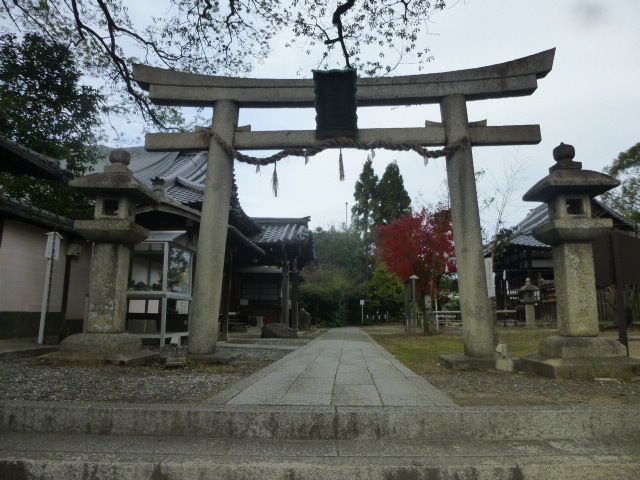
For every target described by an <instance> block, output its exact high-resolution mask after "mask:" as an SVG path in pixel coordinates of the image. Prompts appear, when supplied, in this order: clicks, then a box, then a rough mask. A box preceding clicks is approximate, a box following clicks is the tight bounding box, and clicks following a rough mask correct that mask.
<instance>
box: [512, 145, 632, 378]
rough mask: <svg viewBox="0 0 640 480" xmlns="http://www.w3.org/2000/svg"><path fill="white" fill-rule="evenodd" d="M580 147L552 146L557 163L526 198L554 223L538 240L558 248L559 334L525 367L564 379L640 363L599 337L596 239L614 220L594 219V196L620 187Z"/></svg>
mask: <svg viewBox="0 0 640 480" xmlns="http://www.w3.org/2000/svg"><path fill="white" fill-rule="evenodd" d="M574 156H575V149H574V148H573V147H572V146H571V145H565V144H564V143H561V144H560V145H559V146H558V147H556V148H555V149H554V150H553V158H554V159H555V160H556V162H557V163H556V165H554V166H552V167H551V168H550V169H549V175H547V176H546V177H545V178H543V179H542V180H540V181H539V182H538V183H536V184H535V185H534V186H533V187H532V188H531V189H530V190H529V191H528V192H527V193H525V194H524V196H523V197H522V198H523V200H525V201H530V202H545V203H546V204H547V205H548V209H549V221H548V222H547V223H545V224H543V225H541V226H540V227H538V228H537V229H536V230H534V231H533V232H532V233H533V236H534V238H536V239H537V240H539V241H541V242H544V243H546V244H548V245H552V246H553V259H554V274H555V282H556V305H557V312H558V333H559V334H560V335H559V336H556V337H549V338H546V339H544V340H542V341H541V342H540V349H539V354H538V355H534V356H531V357H525V358H524V359H523V361H524V365H525V368H528V369H530V370H534V371H536V372H538V373H541V374H543V375H547V376H552V377H559V378H593V377H596V376H608V375H609V376H610V375H624V374H627V373H630V372H631V371H632V369H633V367H634V365H635V366H637V365H638V364H640V361H637V360H633V359H629V358H628V357H627V356H626V349H625V348H624V346H623V345H622V344H621V343H620V342H618V341H617V340H614V339H610V338H600V337H598V334H599V330H598V305H597V296H596V287H595V273H594V265H593V248H592V243H591V242H593V240H595V239H596V238H598V237H600V236H602V235H604V234H606V233H607V232H608V231H609V230H610V229H611V228H612V227H613V222H612V221H611V219H605V218H593V217H592V215H591V199H592V198H593V197H595V196H596V195H600V194H602V193H604V192H607V191H609V190H611V189H612V188H615V187H617V186H618V185H619V184H620V182H619V181H618V180H617V179H615V178H613V177H610V176H608V175H605V174H602V173H599V172H594V171H591V170H582V163H580V162H575V161H573V158H574Z"/></svg>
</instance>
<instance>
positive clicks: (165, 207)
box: [136, 199, 200, 223]
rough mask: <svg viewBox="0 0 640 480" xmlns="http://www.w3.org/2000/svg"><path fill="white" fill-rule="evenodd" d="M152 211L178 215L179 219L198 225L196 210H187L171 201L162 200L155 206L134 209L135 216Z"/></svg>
mask: <svg viewBox="0 0 640 480" xmlns="http://www.w3.org/2000/svg"><path fill="white" fill-rule="evenodd" d="M152 211H153V212H165V213H171V214H173V215H179V216H181V217H184V218H188V219H190V220H193V221H195V222H198V223H200V212H199V211H198V210H195V209H193V208H189V207H187V206H185V205H182V204H180V203H178V202H175V201H173V200H171V199H168V200H167V199H163V200H162V201H161V202H160V203H159V204H156V205H145V206H142V207H138V208H136V214H143V213H147V212H152Z"/></svg>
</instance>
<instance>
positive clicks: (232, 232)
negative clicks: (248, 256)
mask: <svg viewBox="0 0 640 480" xmlns="http://www.w3.org/2000/svg"><path fill="white" fill-rule="evenodd" d="M227 234H228V235H229V237H231V238H232V239H233V240H235V241H237V242H238V243H240V244H241V245H243V246H245V247H247V248H248V249H249V250H251V251H252V252H254V253H257V254H258V255H261V256H262V255H265V251H264V250H263V249H262V248H260V247H259V246H258V245H256V244H255V243H254V242H252V241H251V240H250V239H249V238H247V237H245V236H244V235H243V234H242V232H241V231H240V230H238V229H237V228H236V227H234V226H233V225H228V226H227Z"/></svg>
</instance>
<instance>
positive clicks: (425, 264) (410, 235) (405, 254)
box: [376, 206, 456, 298]
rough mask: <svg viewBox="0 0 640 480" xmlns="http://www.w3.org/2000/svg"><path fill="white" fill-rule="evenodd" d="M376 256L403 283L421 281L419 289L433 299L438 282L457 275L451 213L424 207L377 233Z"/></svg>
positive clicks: (447, 210) (438, 208) (418, 284)
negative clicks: (452, 274) (448, 275)
mask: <svg viewBox="0 0 640 480" xmlns="http://www.w3.org/2000/svg"><path fill="white" fill-rule="evenodd" d="M376 233H377V235H376V255H377V256H378V258H380V259H381V260H382V261H383V262H384V263H386V264H387V266H388V267H389V270H391V271H392V272H393V273H394V274H395V275H396V276H398V277H399V278H400V279H401V280H403V281H404V280H407V279H408V278H409V277H410V276H411V275H416V276H417V277H418V281H417V288H418V291H419V292H422V294H423V295H425V294H430V295H431V298H434V296H435V294H436V291H435V290H436V288H437V285H438V283H439V278H440V277H441V276H442V275H443V274H445V273H454V272H456V263H455V250H454V244H453V228H452V225H451V211H450V210H449V209H448V208H445V207H443V206H438V207H436V208H435V209H433V210H431V209H428V208H426V207H423V208H422V210H420V211H418V212H413V211H412V212H409V213H406V214H405V215H403V216H402V217H400V218H399V219H398V220H395V221H394V222H391V223H390V224H389V225H386V226H380V227H378V228H377V229H376Z"/></svg>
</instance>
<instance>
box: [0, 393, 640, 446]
mask: <svg viewBox="0 0 640 480" xmlns="http://www.w3.org/2000/svg"><path fill="white" fill-rule="evenodd" d="M639 413H640V408H639V407H638V406H637V405H622V406H539V407H465V408H460V407H403V408H402V407H330V406H326V407H325V406H312V407H310V406H254V405H206V404H198V405H143V404H109V403H95V404H94V403H84V404H83V403H63V402H18V401H12V402H0V418H1V424H0V432H15V433H58V434H81V433H88V434H101V435H139V436H176V437H216V438H238V439H242V438H245V439H248V438H256V439H260V438H264V439H288V440H350V439H388V440H410V439H420V440H431V439H434V438H437V439H446V440H455V439H486V440H544V439H559V438H576V439H590V438H606V437H629V438H638V437H640V414H639Z"/></svg>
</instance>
